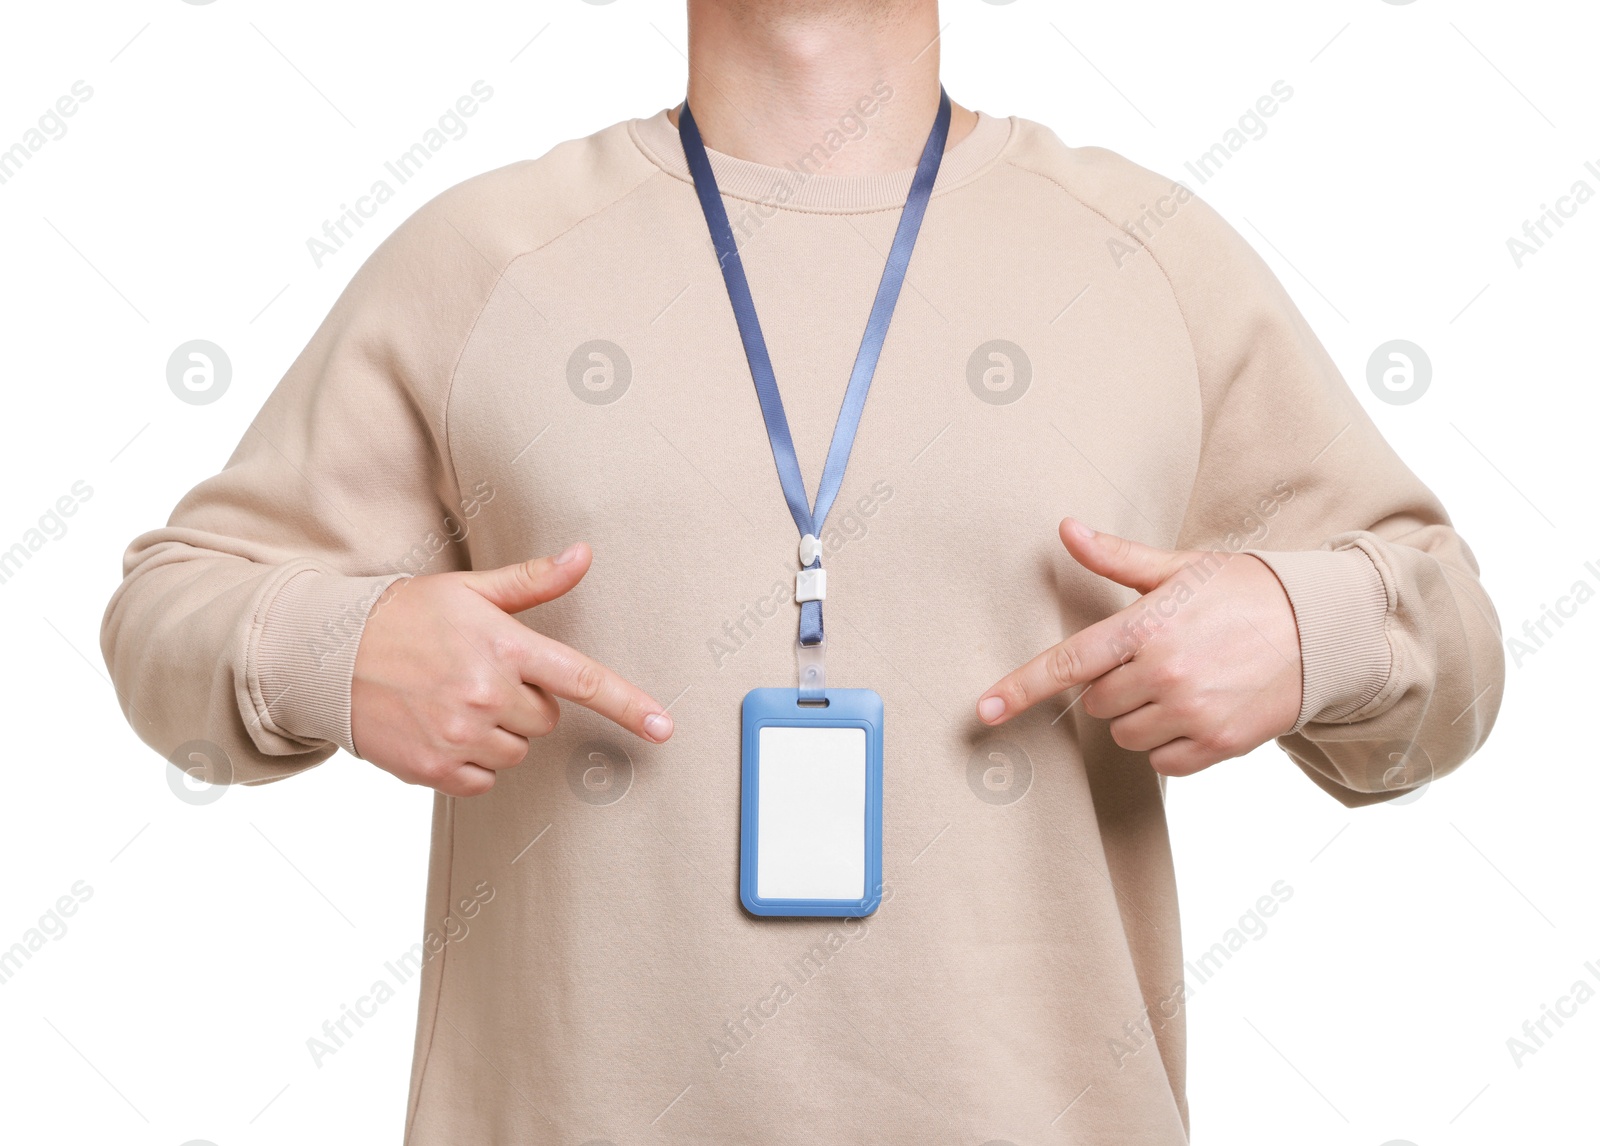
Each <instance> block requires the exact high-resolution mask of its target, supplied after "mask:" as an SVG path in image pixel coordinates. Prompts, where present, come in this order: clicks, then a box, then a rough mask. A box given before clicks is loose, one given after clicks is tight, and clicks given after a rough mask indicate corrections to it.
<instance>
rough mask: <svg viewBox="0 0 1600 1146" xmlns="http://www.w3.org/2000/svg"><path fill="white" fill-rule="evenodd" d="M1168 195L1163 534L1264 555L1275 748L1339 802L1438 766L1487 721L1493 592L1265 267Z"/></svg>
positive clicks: (1160, 249)
mask: <svg viewBox="0 0 1600 1146" xmlns="http://www.w3.org/2000/svg"><path fill="white" fill-rule="evenodd" d="M1168 190H1172V188H1171V186H1170V185H1167V186H1166V187H1164V188H1162V191H1168ZM1147 191H1148V189H1147ZM1157 193H1161V192H1159V191H1158V192H1157ZM1185 194H1187V196H1188V197H1187V198H1186V199H1184V200H1183V201H1182V202H1180V203H1178V204H1177V206H1176V210H1175V211H1174V213H1173V216H1172V218H1171V219H1170V220H1169V221H1167V222H1166V223H1165V224H1164V225H1163V226H1162V227H1160V228H1159V230H1156V231H1155V232H1154V233H1153V235H1152V236H1151V238H1150V239H1149V241H1148V243H1147V250H1148V252H1149V253H1150V254H1151V255H1152V256H1153V257H1154V258H1155V259H1156V260H1157V262H1158V263H1159V264H1160V266H1161V268H1162V270H1163V271H1164V272H1165V274H1166V276H1167V279H1168V281H1169V282H1170V284H1171V287H1172V291H1173V294H1174V296H1175V298H1176V301H1177V305H1178V307H1179V309H1180V311H1181V312H1182V315H1183V318H1184V320H1185V322H1186V323H1187V326H1188V329H1189V334H1190V338H1191V340H1192V342H1193V346H1194V353H1195V359H1196V368H1197V373H1198V379H1199V385H1200V389H1201V411H1202V414H1201V416H1202V422H1203V426H1202V444H1201V452H1200V458H1199V468H1198V472H1197V474H1196V478H1195V484H1194V489H1193V494H1192V498H1191V502H1190V505H1189V507H1188V510H1187V512H1186V515H1185V519H1184V524H1183V527H1182V530H1181V535H1180V537H1179V539H1178V544H1179V546H1180V547H1181V548H1196V549H1220V550H1231V551H1234V552H1247V553H1252V554H1254V555H1255V556H1257V557H1259V558H1260V559H1261V560H1262V561H1263V562H1265V563H1266V564H1267V565H1268V566H1269V567H1270V568H1271V569H1272V571H1273V573H1274V574H1276V576H1277V577H1278V580H1279V581H1280V582H1281V583H1282V585H1283V588H1284V590H1285V592H1286V593H1287V595H1288V598H1289V601H1290V604H1291V605H1292V607H1293V609H1294V615H1295V622H1296V625H1297V627H1298V629H1299V636H1300V656H1301V667H1302V672H1303V679H1304V687H1303V693H1302V701H1301V706H1300V712H1299V718H1298V719H1297V721H1296V722H1295V727H1294V728H1293V730H1291V731H1290V732H1289V733H1288V734H1287V735H1285V736H1283V737H1280V738H1279V740H1278V743H1279V745H1280V746H1281V747H1282V748H1283V749H1284V751H1286V752H1287V753H1288V754H1289V756H1290V757H1291V758H1292V759H1293V760H1294V761H1295V763H1296V764H1298V765H1299V766H1300V767H1301V768H1302V769H1303V770H1304V771H1305V772H1306V773H1307V774H1308V775H1309V776H1310V777H1311V779H1312V780H1314V781H1315V782H1316V783H1317V784H1319V785H1320V786H1321V787H1322V788H1323V789H1325V790H1326V791H1328V792H1329V793H1330V794H1332V795H1333V796H1334V797H1336V798H1337V799H1339V800H1340V801H1342V802H1343V803H1345V804H1347V805H1349V806H1352V807H1353V806H1357V805H1361V804H1370V803H1375V802H1378V801H1381V800H1384V799H1388V798H1391V797H1393V796H1395V795H1398V794H1399V793H1401V792H1403V791H1406V790H1408V789H1412V788H1415V787H1417V786H1419V785H1421V784H1423V783H1426V782H1427V781H1429V780H1431V779H1434V778H1436V777H1439V776H1442V775H1444V774H1445V773H1447V772H1449V771H1451V770H1452V769H1454V768H1455V767H1457V766H1458V765H1460V764H1461V763H1462V761H1464V760H1466V759H1467V757H1468V756H1470V755H1472V753H1473V752H1474V751H1476V750H1477V749H1478V747H1479V746H1480V745H1481V744H1482V743H1483V741H1484V738H1485V737H1486V736H1487V735H1488V733H1489V729H1490V727H1491V726H1492V725H1493V723H1494V719H1495V715H1496V713H1497V711H1498V709H1499V704H1500V695H1501V688H1502V686H1503V684H1504V675H1505V663H1504V654H1503V652H1502V649H1501V644H1500V629H1499V622H1498V620H1497V618H1496V616H1495V612H1494V607H1493V605H1492V604H1491V603H1490V601H1489V598H1488V596H1487V595H1486V594H1485V592H1484V590H1483V586H1482V585H1481V584H1480V583H1479V580H1478V566H1477V563H1476V561H1475V560H1474V558H1473V555H1472V552H1471V550H1469V549H1468V548H1467V545H1466V542H1464V541H1463V540H1462V539H1461V537H1460V536H1459V535H1458V534H1457V533H1456V531H1455V530H1454V529H1453V528H1452V527H1451V524H1450V518H1449V517H1448V515H1447V514H1446V513H1445V510H1444V507H1443V506H1442V505H1441V504H1440V503H1439V501H1438V499H1437V498H1436V497H1434V495H1433V494H1432V493H1431V492H1430V491H1429V490H1428V488H1427V487H1426V486H1424V485H1423V484H1422V482H1421V481H1419V480H1418V479H1417V477H1416V475H1414V474H1413V473H1412V472H1411V471H1410V470H1409V469H1408V468H1407V467H1406V466H1405V464H1404V463H1403V462H1402V461H1401V460H1400V458H1399V457H1398V456H1397V455H1396V454H1395V452H1394V450H1393V449H1391V448H1390V447H1389V445H1388V443H1387V442H1385V441H1384V439H1383V436H1382V435H1381V434H1380V433H1379V432H1378V429H1377V427H1376V426H1375V425H1374V424H1373V422H1372V420H1371V419H1370V418H1369V417H1368V416H1367V414H1366V412H1365V410H1364V409H1363V408H1362V406H1361V404H1360V402H1359V401H1358V400H1357V399H1356V397H1355V395H1354V394H1353V393H1352V392H1351V390H1350V388H1349V386H1348V385H1346V383H1345V381H1344V379H1343V378H1342V377H1341V376H1340V373H1339V370H1338V367H1337V366H1335V364H1334V363H1333V361H1332V359H1331V358H1330V357H1329V355H1328V353H1327V352H1326V351H1325V350H1324V349H1323V347H1322V344H1321V343H1320V342H1319V341H1318V339H1317V336H1316V335H1315V334H1314V333H1313V332H1312V330H1311V328H1310V326H1309V325H1307V323H1306V320H1305V319H1304V318H1303V317H1302V316H1301V314H1300V312H1299V311H1298V309H1297V308H1296V307H1295V305H1294V302H1293V301H1292V300H1291V299H1290V297H1289V295H1288V293H1287V292H1286V291H1285V290H1284V288H1283V286H1282V285H1281V284H1280V283H1279V281H1278V279H1277V278H1276V277H1275V276H1274V275H1273V273H1272V271H1271V269H1270V268H1269V267H1268V266H1267V265H1266V263H1264V262H1263V261H1262V259H1261V258H1260V257H1259V256H1258V255H1257V254H1256V252H1255V251H1254V250H1253V249H1252V248H1251V247H1250V245H1249V244H1248V243H1247V242H1246V241H1245V240H1244V239H1243V237H1242V236H1240V235H1239V234H1238V232H1237V231H1235V230H1234V229H1233V228H1232V227H1230V226H1229V225H1228V224H1227V223H1226V222H1225V221H1224V220H1223V219H1222V217H1221V216H1220V215H1219V214H1217V212H1216V211H1214V210H1213V209H1212V208H1211V207H1209V206H1208V205H1206V204H1205V203H1204V202H1202V201H1201V200H1199V199H1198V198H1196V197H1194V196H1193V194H1192V192H1185ZM1180 197H1181V196H1180Z"/></svg>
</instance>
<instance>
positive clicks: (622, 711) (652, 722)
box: [521, 632, 672, 744]
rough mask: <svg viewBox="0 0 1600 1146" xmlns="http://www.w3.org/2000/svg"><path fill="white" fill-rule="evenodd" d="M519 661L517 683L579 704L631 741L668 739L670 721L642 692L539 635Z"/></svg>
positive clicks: (582, 657) (605, 669)
mask: <svg viewBox="0 0 1600 1146" xmlns="http://www.w3.org/2000/svg"><path fill="white" fill-rule="evenodd" d="M529 636H530V637H532V638H533V639H532V642H531V644H530V646H529V648H528V650H527V652H526V653H525V654H524V656H523V663H522V665H521V672H522V679H523V680H524V681H526V682H527V683H528V684H534V685H538V686H540V687H541V688H544V689H546V690H547V691H549V692H552V693H554V694H555V695H556V696H559V697H562V698H563V699H565V700H570V701H573V702H574V703H577V704H581V705H583V706H584V707H585V708H587V709H590V710H591V711H593V712H597V713H599V714H600V715H601V716H603V717H605V718H606V719H607V720H610V721H613V722H614V723H616V724H618V725H620V726H621V727H623V728H626V729H627V730H628V731H629V732H631V733H633V734H634V735H635V736H641V737H643V738H644V739H646V740H650V741H654V742H655V743H657V744H659V743H661V742H662V741H664V740H666V739H667V738H668V737H670V736H671V735H672V717H671V716H669V715H667V711H666V709H665V708H663V707H662V706H661V705H660V704H658V703H656V701H655V700H654V699H652V698H651V697H650V695H649V694H648V693H646V692H645V691H644V690H643V689H641V688H639V687H638V686H637V685H635V684H632V683H630V682H629V681H627V680H625V679H623V678H622V677H621V676H620V675H619V674H617V673H616V672H614V671H613V670H611V669H609V668H607V667H606V666H605V665H603V664H601V663H600V662H599V661H597V660H594V659H592V658H590V657H587V656H585V655H584V654H582V653H580V652H579V651H578V650H577V649H573V648H569V647H568V646H566V645H564V644H562V643H561V642H559V641H553V640H551V639H550V638H549V637H545V636H541V635H540V634H538V633H532V632H530V634H529Z"/></svg>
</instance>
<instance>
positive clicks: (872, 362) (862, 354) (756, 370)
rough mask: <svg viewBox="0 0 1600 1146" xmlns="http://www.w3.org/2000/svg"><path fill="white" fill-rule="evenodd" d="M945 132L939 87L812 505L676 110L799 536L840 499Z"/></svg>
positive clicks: (719, 214) (805, 626)
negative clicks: (936, 106)
mask: <svg viewBox="0 0 1600 1146" xmlns="http://www.w3.org/2000/svg"><path fill="white" fill-rule="evenodd" d="M949 133H950V97H949V96H948V95H946V94H945V90H944V88H943V87H942V86H941V87H940V88H939V111H938V114H937V115H935V116H934V120H933V130H932V131H930V132H929V133H928V141H927V143H925V144H924V145H923V148H922V158H921V159H920V160H918V162H917V170H916V174H915V175H913V176H912V178H911V191H910V193H909V194H908V195H907V197H906V205H905V207H904V209H903V210H902V211H901V212H900V224H899V226H898V227H896V228H895V233H894V242H893V243H892V244H891V245H890V247H889V257H888V259H887V261H886V262H885V263H884V267H883V277H882V278H881V279H880V280H879V281H878V293H877V296H876V297H875V298H874V299H873V300H872V313H871V315H870V316H869V317H868V319H867V329H866V332H865V333H864V334H862V336H861V349H860V350H858V351H857V352H856V363H855V367H854V368H853V369H852V370H851V371H850V384H849V386H847V387H846V388H845V392H844V402H843V403H842V404H841V405H840V407H839V420H838V421H837V422H836V423H835V424H834V427H833V441H832V442H831V443H830V444H829V446H828V459H827V461H826V463H824V465H823V467H822V481H821V483H820V484H819V485H818V486H817V501H816V507H815V508H814V509H813V508H812V507H811V505H809V504H808V502H807V500H806V484H805V479H804V478H802V477H801V476H800V459H799V458H798V457H797V456H796V454H795V449H794V438H793V437H792V436H791V435H790V433H789V419H788V417H787V416H786V415H785V414H784V412H783V398H782V396H781V395H780V394H779V393H778V380H777V378H776V377H775V376H774V375H773V372H772V359H771V357H770V356H769V355H768V353H767V341H766V339H765V338H764V337H763V336H762V333H761V321H760V319H758V318H757V317H756V304H755V300H754V299H752V298H751V297H750V283H749V281H748V280H747V279H746V278H745V274H744V264H743V263H741V262H740V261H739V246H738V243H737V242H735V240H734V237H733V228H732V227H730V226H729V225H728V213H727V211H726V210H725V209H724V208H723V205H722V194H721V192H720V191H719V190H718V189H717V177H716V175H715V174H713V172H712V170H711V161H710V159H709V158H708V157H707V156H706V148H705V144H704V143H703V142H702V141H701V139H700V129H699V128H698V127H696V126H695V122H694V116H693V115H691V114H690V113H689V104H688V101H685V102H684V104H683V107H682V108H681V109H680V110H679V112H678V137H679V139H680V140H681V141H682V143H683V154H684V158H685V159H686V160H688V163H689V172H690V174H691V175H692V176H693V177H694V189H695V193H696V194H697V195H698V196H699V197H700V208H701V210H702V211H703V212H704V213H705V217H706V226H707V228H708V229H709V230H710V232H711V242H712V245H713V246H714V247H715V248H716V252H717V262H718V263H719V264H720V265H721V267H722V278H723V281H724V282H725V283H726V284H727V287H728V301H729V302H730V303H732V304H733V316H734V319H735V320H736V321H737V322H738V324H739V337H740V339H741V340H742V341H743V342H744V353H745V357H746V358H747V359H749V361H750V377H751V378H752V379H753V380H754V382H755V386H756V398H757V400H758V401H759V402H760V404H761V418H762V420H763V421H764V422H765V423H766V426H767V439H768V440H769V441H770V442H771V444H772V460H773V461H774V462H775V463H776V464H777V467H778V480H779V481H780V482H782V484H783V497H784V500H785V501H787V502H788V503H789V514H790V516H791V517H793V518H794V524H795V527H796V528H797V529H799V531H800V534H801V536H802V537H811V538H816V537H819V536H821V533H822V523H823V522H824V521H825V520H827V517H828V510H830V509H831V508H833V501H834V498H836V497H837V496H838V495H839V487H840V486H841V485H842V484H843V483H844V471H845V467H846V466H847V465H849V463H850V448H851V446H853V445H854V444H855V439H856V428H857V427H858V426H859V425H860V424H861V412H862V410H863V409H864V408H865V407H866V404H867V391H868V389H869V388H870V387H871V386H872V375H873V372H874V371H875V370H876V369H877V366H878V355H879V353H880V352H881V351H882V350H883V340H884V337H885V335H887V334H888V332H889V319H890V317H891V316H892V315H893V314H894V306H895V303H896V301H898V299H899V298H900V286H901V284H902V283H904V282H905V277H906V268H907V267H908V266H910V264H911V252H912V250H913V248H915V246H916V243H917V232H918V231H919V230H920V229H921V227H922V216H923V214H924V213H925V212H926V211H927V208H928V199H929V197H930V196H931V195H932V194H933V184H934V181H935V180H936V179H937V178H938V175H939V161H940V160H941V159H942V158H943V156H944V144H945V138H946V137H947V136H948V135H949ZM811 549H812V550H813V555H812V556H811V557H810V559H809V560H804V559H803V561H804V565H805V568H807V569H819V568H820V567H821V565H822V557H821V553H820V547H818V546H817V545H815V544H814V543H813V544H812V546H811ZM821 642H822V602H821V600H812V601H805V602H802V604H801V606H800V644H801V645H803V646H811V645H817V644H820V643H821Z"/></svg>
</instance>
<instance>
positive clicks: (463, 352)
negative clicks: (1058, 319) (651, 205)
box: [439, 160, 661, 495]
mask: <svg viewBox="0 0 1600 1146" xmlns="http://www.w3.org/2000/svg"><path fill="white" fill-rule="evenodd" d="M528 162H530V163H537V162H538V160H529V161H528ZM660 173H661V172H660V171H659V169H657V170H652V171H649V172H646V173H645V175H644V178H642V179H640V180H639V181H638V182H637V183H634V184H633V185H632V186H630V187H628V188H627V189H626V190H625V191H623V192H621V193H620V194H619V195H617V196H616V198H614V199H612V200H610V201H609V202H606V203H604V204H602V205H601V206H599V207H596V208H595V209H594V210H593V211H590V212H589V213H588V214H587V215H584V216H583V217H582V218H579V219H574V220H573V221H572V222H571V223H570V224H568V225H567V226H565V227H563V228H562V229H561V230H559V231H557V232H556V233H555V234H553V235H550V236H549V237H548V238H546V239H544V241H542V242H540V243H538V244H536V245H534V246H530V247H527V248H525V249H523V250H520V251H518V252H517V253H516V254H515V255H513V256H511V257H510V258H509V259H507V260H506V264H505V266H503V267H501V268H500V271H499V273H498V274H496V275H495V278H494V281H493V282H492V283H490V284H489V289H488V291H487V292H486V293H485V294H484V296H483V301H482V302H481V303H480V304H479V306H478V311H477V313H476V314H474V315H473V317H472V322H471V323H470V324H469V325H468V327H467V332H466V335H465V336H464V337H463V338H462V340H461V348H460V349H459V350H458V351H457V352H456V358H455V362H454V363H452V364H451V366H450V378H449V381H448V382H447V383H446V384H445V388H444V395H443V399H442V404H441V406H440V409H439V425H440V428H441V430H442V431H443V435H444V454H445V459H444V460H445V462H446V464H447V466H448V468H449V472H450V477H451V480H452V481H453V482H454V483H455V491H456V493H457V494H458V495H459V494H460V492H461V474H460V472H459V471H458V470H457V468H456V456H455V447H454V446H453V445H452V444H451V442H450V400H451V398H452V397H453V396H454V394H455V389H456V381H457V379H458V378H459V377H460V374H461V363H462V361H463V360H464V359H465V358H466V356H467V351H468V350H469V349H471V347H472V340H473V339H474V338H476V337H477V334H478V327H479V325H480V324H481V323H482V322H483V316H484V314H485V313H487V311H488V309H489V304H490V303H491V302H493V301H494V300H495V296H496V295H498V294H499V292H500V284H501V283H503V282H505V281H506V277H507V276H508V275H509V274H510V273H511V268H512V267H514V266H516V265H517V264H518V263H519V262H521V261H522V260H523V259H525V258H528V257H529V256H531V255H536V254H538V253H539V252H540V251H542V250H544V249H545V248H546V247H548V246H550V244H552V243H554V242H556V241H557V240H558V239H561V238H564V237H565V236H567V235H569V234H571V233H572V232H573V231H575V230H577V229H578V228H579V227H582V226H584V225H585V224H587V223H590V222H592V221H593V220H595V219H596V218H598V217H599V216H601V215H603V214H605V213H606V212H607V211H610V210H611V209H612V208H614V207H618V206H620V205H621V204H622V203H624V202H626V201H627V200H628V199H630V198H632V197H633V196H634V195H635V194H637V193H638V192H639V191H640V190H641V189H642V188H643V187H644V186H645V185H646V184H648V183H649V182H651V180H652V179H654V178H655V176H656V175H658V174H660ZM444 218H445V222H447V223H449V222H450V219H449V216H448V215H446V216H444ZM450 225H451V226H452V227H454V226H455V224H454V223H451V224H450ZM462 237H463V238H465V236H464V235H463V236H462ZM469 245H470V243H469ZM529 305H530V306H531V305H532V303H531V302H530V303H529Z"/></svg>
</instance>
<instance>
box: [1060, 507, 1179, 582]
mask: <svg viewBox="0 0 1600 1146" xmlns="http://www.w3.org/2000/svg"><path fill="white" fill-rule="evenodd" d="M1061 542H1062V544H1063V545H1065V546H1066V547H1067V552H1068V553H1070V554H1072V556H1073V559H1074V560H1076V561H1077V563H1078V564H1079V565H1082V566H1083V567H1084V568H1085V569H1087V570H1089V571H1090V572H1091V573H1098V574H1100V576H1102V577H1108V578H1110V579H1111V580H1113V581H1115V582H1116V583H1117V584H1118V585H1126V586H1127V587H1128V588H1130V589H1137V590H1138V591H1139V592H1141V593H1148V592H1150V591H1151V590H1153V589H1155V588H1156V586H1158V585H1160V584H1161V583H1162V582H1163V581H1165V580H1166V579H1167V578H1168V577H1170V576H1172V575H1173V574H1174V573H1176V572H1177V571H1178V570H1179V569H1182V568H1183V565H1184V555H1183V554H1181V553H1174V552H1173V551H1172V550H1170V549H1156V548H1153V547H1152V546H1149V545H1143V544H1141V543H1139V542H1137V541H1130V540H1128V539H1127V538H1126V537H1118V536H1117V535H1116V534H1114V533H1097V532H1095V531H1094V530H1093V529H1090V528H1089V527H1088V526H1087V525H1085V524H1084V523H1083V522H1081V521H1078V520H1076V519H1075V518H1071V517H1069V518H1066V519H1064V520H1063V521H1062V522H1061Z"/></svg>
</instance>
